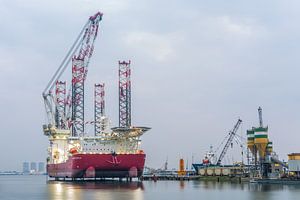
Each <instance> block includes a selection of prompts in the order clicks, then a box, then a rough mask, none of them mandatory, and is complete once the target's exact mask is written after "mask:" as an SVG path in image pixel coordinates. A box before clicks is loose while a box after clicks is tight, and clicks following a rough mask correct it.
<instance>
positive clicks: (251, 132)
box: [247, 129, 255, 155]
mask: <svg viewBox="0 0 300 200" xmlns="http://www.w3.org/2000/svg"><path fill="white" fill-rule="evenodd" d="M247 146H248V148H249V150H250V151H251V153H252V154H253V155H254V154H255V152H254V130H252V129H250V130H247Z"/></svg>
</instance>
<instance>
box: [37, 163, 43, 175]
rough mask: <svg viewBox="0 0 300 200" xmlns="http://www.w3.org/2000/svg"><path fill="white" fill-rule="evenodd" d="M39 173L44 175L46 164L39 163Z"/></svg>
mask: <svg viewBox="0 0 300 200" xmlns="http://www.w3.org/2000/svg"><path fill="white" fill-rule="evenodd" d="M38 172H39V173H44V172H45V163H44V162H39V165H38Z"/></svg>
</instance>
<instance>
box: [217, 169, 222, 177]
mask: <svg viewBox="0 0 300 200" xmlns="http://www.w3.org/2000/svg"><path fill="white" fill-rule="evenodd" d="M221 173H222V169H221V168H220V167H217V168H215V174H216V176H221Z"/></svg>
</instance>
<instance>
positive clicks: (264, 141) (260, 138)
mask: <svg viewBox="0 0 300 200" xmlns="http://www.w3.org/2000/svg"><path fill="white" fill-rule="evenodd" d="M253 130H254V144H255V146H256V147H257V150H258V153H259V156H260V158H264V157H265V155H266V148H267V145H268V142H269V140H268V127H258V128H254V129H253Z"/></svg>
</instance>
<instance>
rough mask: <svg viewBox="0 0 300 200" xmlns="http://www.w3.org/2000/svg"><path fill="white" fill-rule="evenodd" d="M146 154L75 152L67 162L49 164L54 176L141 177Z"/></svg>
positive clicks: (51, 175) (49, 173) (50, 171)
mask: <svg viewBox="0 0 300 200" xmlns="http://www.w3.org/2000/svg"><path fill="white" fill-rule="evenodd" d="M145 157H146V155H145V154H143V153H141V154H118V155H115V154H75V155H73V156H71V157H70V158H69V159H68V160H67V161H66V162H64V163H59V164H47V173H48V175H49V176H50V177H53V178H113V177H120V178H122V177H140V176H141V175H142V174H143V169H144V164H145Z"/></svg>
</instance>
